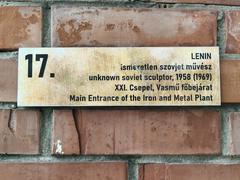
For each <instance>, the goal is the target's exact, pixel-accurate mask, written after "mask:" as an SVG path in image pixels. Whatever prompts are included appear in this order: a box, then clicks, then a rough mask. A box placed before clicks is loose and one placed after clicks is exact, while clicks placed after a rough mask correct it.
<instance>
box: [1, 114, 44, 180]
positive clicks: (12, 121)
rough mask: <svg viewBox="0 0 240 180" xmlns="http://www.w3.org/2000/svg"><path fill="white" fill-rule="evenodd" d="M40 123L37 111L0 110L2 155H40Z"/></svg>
mask: <svg viewBox="0 0 240 180" xmlns="http://www.w3.org/2000/svg"><path fill="white" fill-rule="evenodd" d="M39 123H40V112H39V111H37V110H17V109H16V110H10V109H4V110H0V137H1V138H0V153H2V154H38V153H39V131H40V130H39V129H40V127H39V126H40V125H39ZM0 171H1V170H0ZM0 179H1V178H0Z"/></svg>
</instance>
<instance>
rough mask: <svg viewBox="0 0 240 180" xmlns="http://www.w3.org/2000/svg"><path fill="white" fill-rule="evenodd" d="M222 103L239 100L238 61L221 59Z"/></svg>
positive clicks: (239, 75) (239, 76)
mask: <svg viewBox="0 0 240 180" xmlns="http://www.w3.org/2000/svg"><path fill="white" fill-rule="evenodd" d="M220 62H221V68H220V69H221V95H222V100H221V101H222V103H239V102H240V83H239V82H240V61H239V60H221V61H220Z"/></svg>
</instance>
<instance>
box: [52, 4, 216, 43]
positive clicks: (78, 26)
mask: <svg viewBox="0 0 240 180" xmlns="http://www.w3.org/2000/svg"><path fill="white" fill-rule="evenodd" d="M216 17H217V13H216V12H215V11H198V10H166V9H150V8H149V9H142V8H139V9H134V8H131V9H127V8H125V9H123V8H122V9H121V8H88V7H62V6H60V7H59V6H54V7H53V8H52V46H180V45H181V46H211V45H215V44H216V29H217V27H216V26H217V18H216Z"/></svg>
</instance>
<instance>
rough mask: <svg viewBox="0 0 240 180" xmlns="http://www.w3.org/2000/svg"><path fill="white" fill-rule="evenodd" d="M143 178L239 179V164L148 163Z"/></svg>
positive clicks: (144, 179) (172, 179) (147, 179)
mask: <svg viewBox="0 0 240 180" xmlns="http://www.w3.org/2000/svg"><path fill="white" fill-rule="evenodd" d="M142 170H143V172H142V173H143V176H142V179H141V180H161V179H171V180H193V179H194V180H206V179H207V180H215V179H217V180H226V179H231V180H239V176H240V165H239V164H225V165H223V164H147V165H144V167H143V168H142Z"/></svg>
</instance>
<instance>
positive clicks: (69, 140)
mask: <svg viewBox="0 0 240 180" xmlns="http://www.w3.org/2000/svg"><path fill="white" fill-rule="evenodd" d="M79 144H80V140H79V138H78V131H77V128H76V125H75V121H74V117H73V113H72V111H71V110H54V112H53V142H52V153H53V154H79V153H80V146H79ZM65 145H66V146H65Z"/></svg>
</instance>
